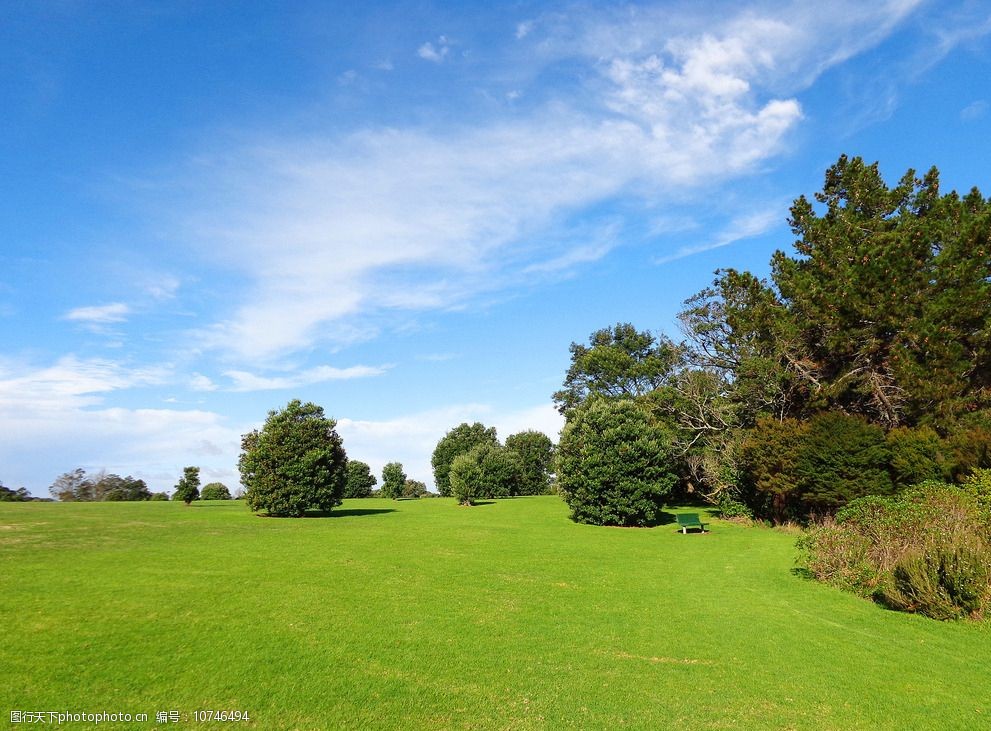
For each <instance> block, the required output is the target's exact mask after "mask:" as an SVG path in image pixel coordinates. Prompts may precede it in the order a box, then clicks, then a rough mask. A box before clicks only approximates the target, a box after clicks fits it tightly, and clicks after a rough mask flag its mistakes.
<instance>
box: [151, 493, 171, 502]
mask: <svg viewBox="0 0 991 731" xmlns="http://www.w3.org/2000/svg"><path fill="white" fill-rule="evenodd" d="M148 499H149V500H152V501H155V502H158V501H161V500H168V499H169V495H168V493H166V492H153V493H152V494H151V497H150V498H148Z"/></svg>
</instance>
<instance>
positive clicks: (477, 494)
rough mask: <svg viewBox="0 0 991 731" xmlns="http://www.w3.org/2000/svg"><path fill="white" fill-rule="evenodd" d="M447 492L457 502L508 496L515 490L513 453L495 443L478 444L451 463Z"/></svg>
mask: <svg viewBox="0 0 991 731" xmlns="http://www.w3.org/2000/svg"><path fill="white" fill-rule="evenodd" d="M450 477H451V495H452V496H453V497H454V498H456V499H457V501H458V502H459V503H460V504H461V505H473V504H474V502H475V500H480V499H485V498H497V497H509V496H510V495H513V494H514V493H515V491H516V486H517V485H518V483H519V478H520V464H519V460H518V459H517V457H516V455H515V454H514V453H512V452H510V451H509V450H507V449H505V448H504V447H500V446H499V445H498V444H479V445H478V446H476V447H474V448H473V449H472V450H471V451H469V452H468V453H467V454H459V455H458V456H457V457H455V458H454V461H453V462H452V463H451V471H450Z"/></svg>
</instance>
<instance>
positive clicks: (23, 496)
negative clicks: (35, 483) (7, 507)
mask: <svg viewBox="0 0 991 731" xmlns="http://www.w3.org/2000/svg"><path fill="white" fill-rule="evenodd" d="M32 500H34V498H33V497H31V493H29V492H28V491H27V488H24V487H19V488H17V489H16V490H12V489H11V488H9V487H5V486H4V485H3V484H0V503H29V502H31V501H32Z"/></svg>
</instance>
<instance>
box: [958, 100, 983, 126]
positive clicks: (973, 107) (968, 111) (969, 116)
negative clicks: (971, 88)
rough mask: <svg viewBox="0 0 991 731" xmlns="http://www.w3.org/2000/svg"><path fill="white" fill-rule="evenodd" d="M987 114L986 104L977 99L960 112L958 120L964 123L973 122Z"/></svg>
mask: <svg viewBox="0 0 991 731" xmlns="http://www.w3.org/2000/svg"><path fill="white" fill-rule="evenodd" d="M987 113H988V103H987V102H986V101H984V100H983V99H978V100H977V101H975V102H972V103H970V104H968V105H967V106H965V107H964V108H963V109H961V110H960V119H962V120H963V121H964V122H974V121H976V120H978V119H980V118H981V117H983V116H985V115H986V114H987Z"/></svg>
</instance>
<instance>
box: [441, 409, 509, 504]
mask: <svg viewBox="0 0 991 731" xmlns="http://www.w3.org/2000/svg"><path fill="white" fill-rule="evenodd" d="M498 443H499V439H498V437H497V436H496V430H495V427H486V426H485V425H484V424H480V423H478V422H477V421H476V422H475V423H474V424H468V423H463V424H459V425H458V426H456V427H454V428H453V429H451V431H449V432H448V433H447V434H445V435H444V436H443V437H441V439H440V441H439V442H437V446H436V448H434V453H433V455H432V456H431V458H430V464H431V466H432V467H433V470H434V484H435V485H436V486H437V492H439V493H440V494H441V495H445V496H446V495H450V494H451V483H450V479H449V478H448V473H449V472H450V471H451V463H452V462H453V461H454V458H455V457H457V456H458V455H459V454H467V453H468V452H470V451H471V450H472V448H473V447H475V446H477V445H479V444H498Z"/></svg>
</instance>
